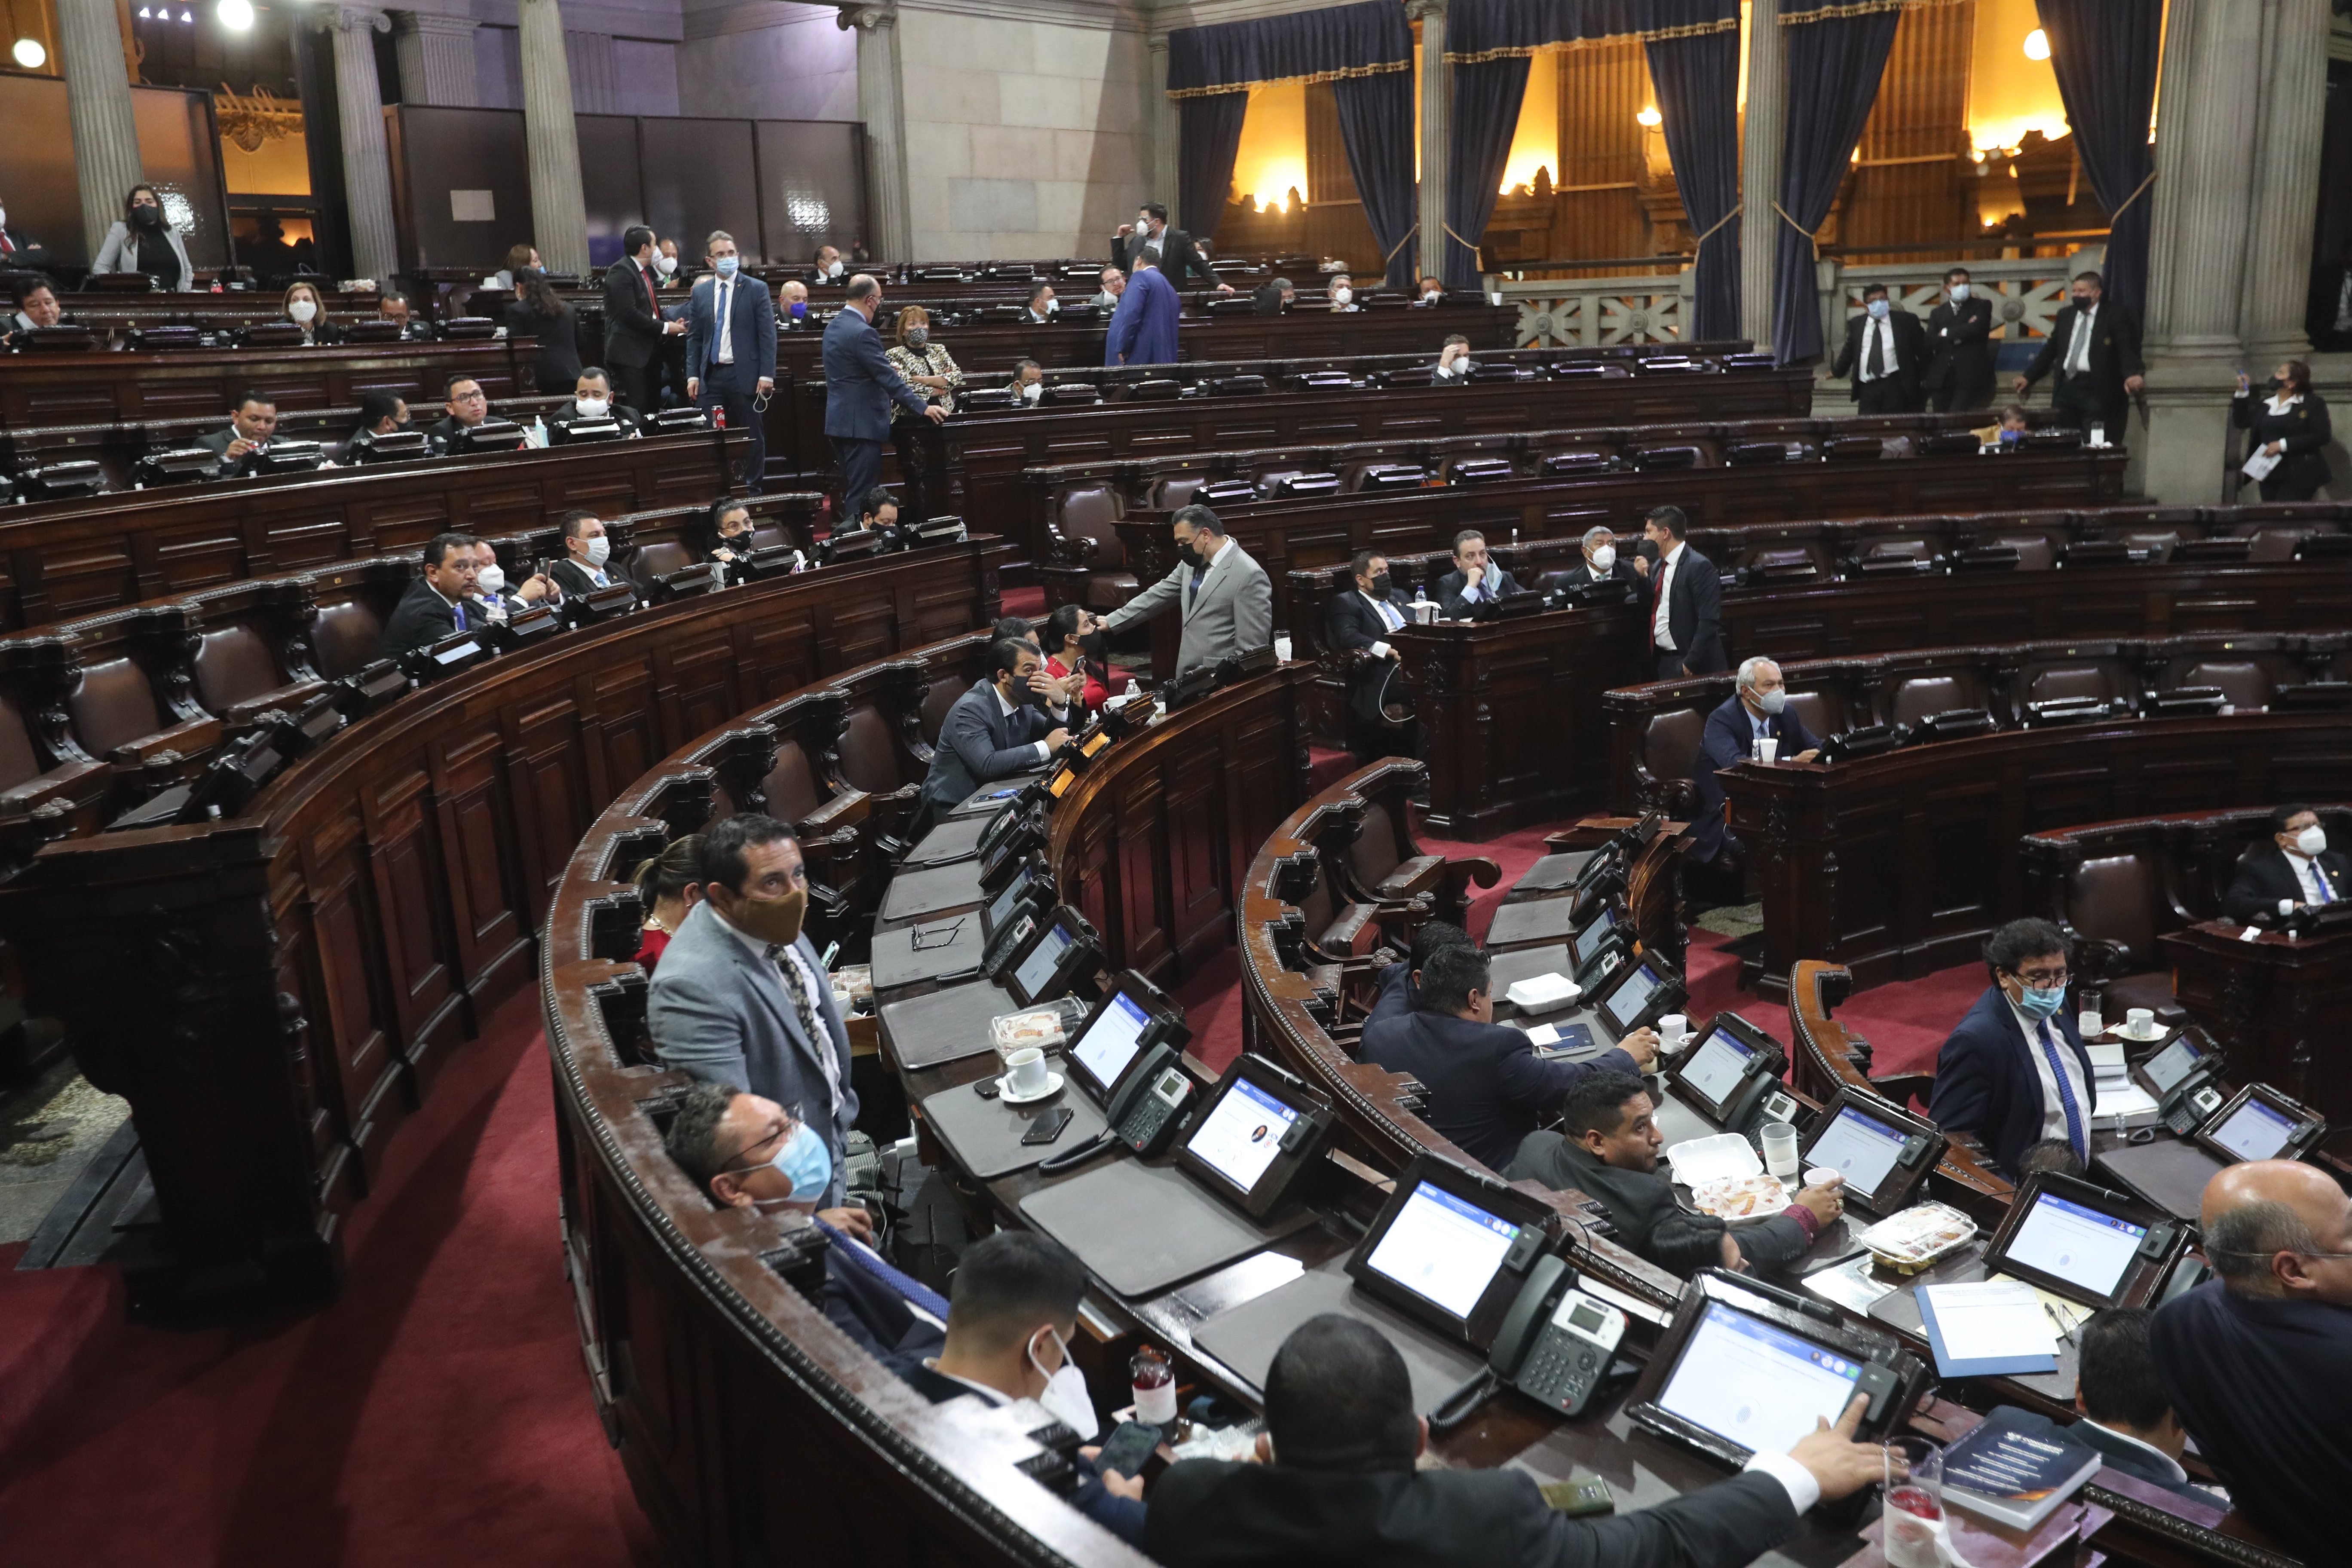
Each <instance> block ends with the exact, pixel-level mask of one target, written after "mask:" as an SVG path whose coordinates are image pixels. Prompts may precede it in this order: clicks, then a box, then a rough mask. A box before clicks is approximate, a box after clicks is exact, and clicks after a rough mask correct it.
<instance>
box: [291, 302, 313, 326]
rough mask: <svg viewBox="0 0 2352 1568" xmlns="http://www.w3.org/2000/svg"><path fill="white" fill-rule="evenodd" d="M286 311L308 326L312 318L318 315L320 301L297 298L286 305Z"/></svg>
mask: <svg viewBox="0 0 2352 1568" xmlns="http://www.w3.org/2000/svg"><path fill="white" fill-rule="evenodd" d="M286 313H287V314H288V315H289V316H291V317H293V318H294V319H295V320H296V321H299V322H301V323H302V324H303V325H304V326H306V327H307V326H309V325H310V321H311V318H313V317H315V316H316V315H318V313H319V303H318V301H317V300H295V301H294V302H293V303H292V304H290V305H289V306H287V307H286Z"/></svg>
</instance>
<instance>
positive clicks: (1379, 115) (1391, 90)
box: [1331, 71, 1419, 289]
mask: <svg viewBox="0 0 2352 1568" xmlns="http://www.w3.org/2000/svg"><path fill="white" fill-rule="evenodd" d="M1331 95H1332V97H1333V98H1335V99H1337V100H1339V142H1340V145H1342V146H1343V147H1345V148H1346V149H1347V152H1348V172H1349V174H1353V175H1354V176H1355V177H1356V195H1358V197H1360V199H1361V200H1362V202H1363V204H1364V216H1365V217H1366V219H1368V220H1369V221H1370V224H1371V226H1372V238H1373V239H1374V240H1376V241H1378V242H1379V244H1380V247H1381V255H1382V256H1385V257H1387V258H1388V276H1387V279H1386V283H1387V286H1388V287H1389V288H1391V289H1412V286H1413V281H1414V273H1415V271H1416V269H1417V267H1418V262H1419V254H1418V252H1419V247H1416V246H1414V245H1413V244H1412V243H1410V242H1411V241H1412V240H1413V239H1415V238H1417V236H1415V235H1414V234H1413V232H1412V226H1413V225H1414V224H1415V223H1416V222H1418V221H1419V215H1418V213H1417V211H1416V208H1417V207H1418V205H1419V197H1418V195H1417V193H1416V192H1415V191H1414V188H1413V182H1412V72H1411V71H1382V72H1381V74H1379V75H1378V76H1365V77H1349V78H1346V79H1342V80H1340V81H1337V82H1334V83H1333V84H1332V89H1331Z"/></svg>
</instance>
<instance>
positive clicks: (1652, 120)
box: [1633, 103, 1659, 127]
mask: <svg viewBox="0 0 2352 1568" xmlns="http://www.w3.org/2000/svg"><path fill="white" fill-rule="evenodd" d="M1633 118H1634V119H1635V120H1638V121H1641V122H1642V123H1643V124H1644V125H1648V126H1653V127H1654V126H1656V125H1657V124H1658V123H1659V115H1658V106H1657V105H1656V104H1654V103H1653V104H1647V105H1644V106H1643V110H1642V112H1641V113H1639V114H1637V115H1635V116H1633Z"/></svg>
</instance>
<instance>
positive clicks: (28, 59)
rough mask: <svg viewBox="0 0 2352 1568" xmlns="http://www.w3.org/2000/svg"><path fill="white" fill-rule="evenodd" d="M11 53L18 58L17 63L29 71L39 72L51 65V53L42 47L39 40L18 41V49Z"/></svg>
mask: <svg viewBox="0 0 2352 1568" xmlns="http://www.w3.org/2000/svg"><path fill="white" fill-rule="evenodd" d="M11 52H12V53H13V54H15V56H16V63H17V64H18V65H20V66H23V67H24V68H26V70H28V71H37V70H39V69H40V68H42V67H43V66H45V65H47V64H48V63H49V51H48V50H47V49H45V48H43V47H41V45H40V41H39V40H38V39H37V38H19V39H17V40H16V48H15V49H14V50H13V51H11Z"/></svg>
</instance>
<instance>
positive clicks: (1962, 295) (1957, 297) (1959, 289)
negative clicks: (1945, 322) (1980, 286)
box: [1952, 283, 1969, 305]
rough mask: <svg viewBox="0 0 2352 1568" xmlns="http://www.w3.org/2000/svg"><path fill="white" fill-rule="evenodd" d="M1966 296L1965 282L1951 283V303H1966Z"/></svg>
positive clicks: (1967, 290) (1967, 293)
mask: <svg viewBox="0 0 2352 1568" xmlns="http://www.w3.org/2000/svg"><path fill="white" fill-rule="evenodd" d="M1968 298H1969V286H1968V285H1967V284H1965V283H1955V284H1953V285H1952V303H1953V304H1955V305H1964V304H1966V303H1968Z"/></svg>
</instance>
